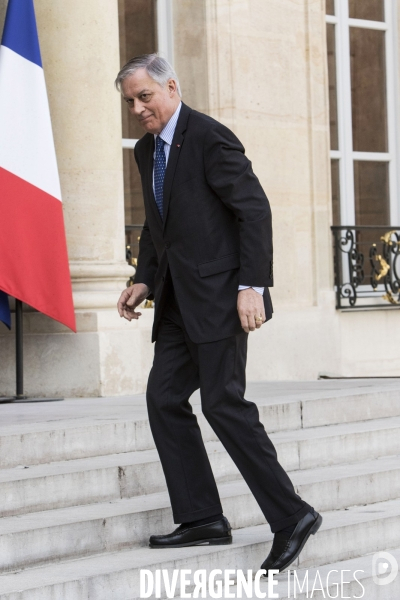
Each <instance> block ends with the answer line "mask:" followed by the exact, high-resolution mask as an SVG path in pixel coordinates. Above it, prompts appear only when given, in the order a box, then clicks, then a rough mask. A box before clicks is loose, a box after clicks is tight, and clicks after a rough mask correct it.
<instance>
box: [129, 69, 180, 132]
mask: <svg viewBox="0 0 400 600" xmlns="http://www.w3.org/2000/svg"><path fill="white" fill-rule="evenodd" d="M121 88H122V95H123V98H124V100H125V102H126V103H127V104H128V107H129V111H130V113H131V114H132V115H135V117H136V118H137V120H138V121H139V123H140V125H141V126H142V127H143V129H145V130H146V131H148V132H149V133H160V132H161V131H162V130H163V129H164V127H165V125H166V124H167V123H168V121H169V120H170V118H171V117H172V115H173V114H174V112H175V110H176V109H177V107H178V104H179V102H180V98H179V95H178V92H177V89H176V82H175V81H174V80H173V79H169V81H168V82H167V84H166V85H165V86H164V87H161V85H160V84H159V83H157V82H156V81H154V79H152V78H151V77H150V75H149V74H148V73H147V71H146V69H138V70H137V71H136V72H135V73H134V74H133V75H130V76H129V77H127V78H126V79H124V81H123V82H122V84H121Z"/></svg>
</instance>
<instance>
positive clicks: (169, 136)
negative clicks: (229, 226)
mask: <svg viewBox="0 0 400 600" xmlns="http://www.w3.org/2000/svg"><path fill="white" fill-rule="evenodd" d="M181 107H182V102H180V103H179V106H178V108H177V109H176V111H175V112H174V114H173V115H172V117H171V118H170V120H169V121H168V123H167V124H166V126H165V127H164V129H163V130H162V131H161V132H160V133H159V134H158V135H159V136H160V138H161V139H162V140H163V141H164V153H165V167H166V166H167V164H168V158H169V152H170V150H171V144H172V140H173V138H174V133H175V129H176V124H177V122H178V118H179V113H180V112H181ZM156 139H157V134H154V154H153V159H155V158H156V150H155V142H156ZM153 192H154V195H155V188H154V167H153ZM250 287H252V288H253V290H255V291H256V292H258V293H259V294H261V296H262V295H263V294H264V288H263V287H254V286H252V285H239V291H240V290H247V289H248V288H250Z"/></svg>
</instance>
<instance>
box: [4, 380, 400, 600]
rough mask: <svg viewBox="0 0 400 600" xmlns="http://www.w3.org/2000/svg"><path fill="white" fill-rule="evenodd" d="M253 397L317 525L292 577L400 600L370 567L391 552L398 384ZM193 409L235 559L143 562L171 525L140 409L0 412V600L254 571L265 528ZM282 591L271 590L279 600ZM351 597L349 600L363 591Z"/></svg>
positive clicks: (95, 405) (398, 479) (270, 387)
mask: <svg viewBox="0 0 400 600" xmlns="http://www.w3.org/2000/svg"><path fill="white" fill-rule="evenodd" d="M248 390H249V393H248V395H247V397H248V398H249V399H250V400H254V401H255V402H256V403H257V405H258V407H259V411H260V416H261V419H262V421H263V422H264V424H265V427H266V430H267V431H268V433H269V435H270V437H271V439H272V440H273V442H274V444H275V446H276V448H277V451H278V456H279V460H280V462H281V463H282V464H283V466H284V467H285V469H286V470H288V471H289V474H290V477H291V479H292V481H293V483H294V485H295V487H296V490H297V491H298V493H300V495H301V496H302V497H303V498H304V499H305V500H306V501H307V502H308V503H309V504H311V505H312V506H315V508H316V509H317V510H319V511H321V512H322V513H323V515H324V522H323V526H322V528H321V530H320V531H319V532H318V535H317V536H315V537H314V536H312V538H311V539H310V541H309V542H308V543H307V545H306V546H305V548H304V550H303V552H302V553H301V555H300V557H299V559H297V561H296V562H295V563H294V564H293V565H291V568H292V569H296V568H298V569H299V571H298V575H299V577H301V574H302V573H303V574H305V571H304V569H306V568H308V567H320V571H321V569H323V570H322V571H321V573H322V574H324V573H325V574H326V573H327V572H328V571H327V569H328V566H329V567H330V568H331V569H333V568H335V567H334V566H333V565H336V564H340V565H342V566H341V567H340V568H343V569H345V568H346V565H347V566H348V565H353V566H355V567H357V568H359V569H362V568H363V567H362V566H360V565H365V566H366V567H368V568H366V569H365V576H363V577H364V581H365V585H366V589H367V590H369V591H371V590H373V595H371V596H370V597H371V600H383V599H384V600H398V598H399V597H400V595H399V594H397V595H395V596H391V595H390V594H393V593H394V591H395V590H397V588H396V587H395V586H394V584H392V585H390V586H387V587H385V586H382V587H380V586H377V585H376V583H374V582H373V579H372V575H371V564H372V563H371V560H372V558H371V556H369V554H371V553H374V552H376V551H379V550H388V549H389V550H390V549H393V554H394V555H396V556H398V554H396V552H397V553H399V552H400V550H399V547H400V543H399V535H398V531H400V459H399V455H400V384H399V383H397V382H393V381H392V382H389V383H387V384H382V383H381V382H376V381H372V382H370V381H364V382H347V383H345V384H343V382H301V383H292V384H289V383H286V384H278V383H276V384H273V383H271V384H265V383H259V384H250V385H249V386H248ZM192 403H193V406H194V411H195V412H196V413H197V414H198V415H199V423H200V426H201V428H202V433H203V438H204V439H205V441H206V448H207V452H208V454H209V456H210V462H211V465H212V468H213V471H214V474H215V476H216V479H217V482H218V487H219V490H220V495H221V499H222V503H223V507H224V512H225V514H226V515H227V517H228V518H229V520H230V522H231V524H232V527H233V528H234V530H235V531H234V542H233V544H232V545H230V546H220V547H218V546H211V547H207V546H202V547H194V548H184V549H175V550H172V549H168V550H161V551H160V550H151V549H149V548H148V537H149V535H150V534H151V533H155V532H157V533H162V532H169V531H170V530H171V529H172V528H173V527H174V525H173V522H172V514H171V508H170V505H169V498H168V495H167V493H166V487H165V480H164V476H163V473H162V470H161V466H160V463H159V459H158V455H157V452H156V450H155V449H154V443H153V440H152V437H151V433H150V428H149V423H148V420H147V416H146V410H145V400H144V397H143V396H136V397H131V398H120V399H104V398H102V399H93V398H91V399H83V400H65V401H64V402H62V403H46V404H44V405H42V406H40V408H38V406H32V405H29V404H26V405H19V406H17V405H15V406H13V405H4V406H2V407H1V408H2V417H3V418H2V426H1V427H0V447H1V453H0V467H1V470H0V495H1V498H2V502H1V505H0V516H2V518H0V572H2V574H1V575H0V600H39V599H40V600H103V599H106V598H107V600H136V598H139V571H140V569H141V568H143V569H150V570H151V571H153V572H154V571H155V570H156V569H168V570H169V572H170V573H172V570H173V569H185V568H186V569H191V570H192V572H193V571H194V570H196V569H206V570H207V572H208V573H209V572H210V571H211V570H212V569H214V568H220V569H234V570H236V569H239V568H240V569H242V570H243V571H246V570H247V569H253V571H256V570H257V569H258V568H259V566H260V564H261V563H262V561H263V560H264V558H265V556H266V555H267V554H268V552H269V549H270V547H271V543H272V534H271V532H270V529H269V526H268V525H266V524H265V519H264V517H263V515H262V513H261V511H260V509H259V507H258V505H257V504H256V502H255V500H254V498H253V497H252V495H251V494H250V492H249V490H248V488H247V486H246V484H245V483H244V482H243V480H242V478H241V476H240V474H239V473H238V471H237V469H236V467H235V465H234V464H233V462H232V460H231V459H230V457H229V456H228V455H227V453H226V452H225V450H224V448H223V447H222V445H221V444H220V443H219V442H218V441H216V440H215V435H214V433H213V432H212V430H211V429H210V427H209V425H208V424H207V423H206V421H205V420H204V418H203V416H202V415H201V414H199V411H200V400H199V396H198V394H195V395H194V396H193V398H192ZM22 406H23V410H22ZM396 549H397V550H396ZM324 565H325V566H324ZM328 570H329V569H328ZM311 576H312V571H310V572H309V577H311ZM285 577H286V576H285V574H282V575H279V577H278V579H279V580H280V583H279V586H280V587H278V589H279V593H280V594H281V596H280V597H282V598H284V597H287V596H285V595H283V591H282V592H281V590H283V587H282V586H284V584H285V581H284V578H285ZM399 579H400V576H399ZM332 581H333V583H332V589H334V580H332ZM397 583H398V582H397ZM262 585H264V588H262V589H265V585H266V583H265V582H264V583H263V584H262ZM352 586H353V587H352ZM347 589H348V590H350V591H351V590H354V592H355V595H357V593H358V592H359V590H360V586H359V584H358V583H357V582H355V581H353V583H352V584H351V585H350V587H348V588H347ZM350 591H349V592H348V594H349V595H350ZM321 593H322V592H321ZM371 593H372V592H371ZM177 594H178V596H179V591H178V592H177ZM385 594H386V595H385ZM297 597H299V598H302V597H304V598H306V597H307V596H306V595H303V596H302V595H299V593H298V595H297ZM313 597H316V598H317V597H323V596H322V595H321V596H318V595H315V594H314V596H313ZM364 597H365V598H367V599H368V600H369V597H368V595H366V596H364Z"/></svg>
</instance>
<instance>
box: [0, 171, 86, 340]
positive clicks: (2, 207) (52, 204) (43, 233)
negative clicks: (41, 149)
mask: <svg viewBox="0 0 400 600" xmlns="http://www.w3.org/2000/svg"><path fill="white" fill-rule="evenodd" d="M0 289H3V290H4V291H5V292H7V293H8V294H9V295H10V296H13V297H15V298H18V299H19V300H22V301H23V302H25V303H26V304H29V305H30V306H32V307H33V308H36V309H37V310H38V311H40V312H42V313H44V314H46V315H48V316H49V317H51V318H52V319H55V320H56V321H59V322H60V323H63V324H64V325H66V326H67V327H69V328H70V329H72V330H73V331H76V325H75V313H74V306H73V301H72V290H71V279H70V272H69V264H68V255H67V246H66V241H65V233H64V218H63V212H62V203H61V202H60V201H59V200H57V199H56V198H53V196H50V195H49V194H47V193H46V192H44V191H42V190H40V189H39V188H37V187H35V186H33V185H31V184H29V183H27V182H26V181H25V180H24V179H21V178H20V177H17V176H16V175H13V174H12V173H10V172H9V171H6V170H5V169H2V168H1V167H0Z"/></svg>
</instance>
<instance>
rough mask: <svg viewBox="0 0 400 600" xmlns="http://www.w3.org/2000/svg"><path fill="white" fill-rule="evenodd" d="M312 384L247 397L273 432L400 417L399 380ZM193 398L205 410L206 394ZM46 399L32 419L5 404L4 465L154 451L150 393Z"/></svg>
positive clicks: (0, 461)
mask: <svg viewBox="0 0 400 600" xmlns="http://www.w3.org/2000/svg"><path fill="white" fill-rule="evenodd" d="M311 383H317V384H318V386H313V385H310V386H308V387H309V389H308V387H307V386H305V385H301V384H299V385H298V386H297V388H298V389H299V391H297V388H296V384H295V383H293V386H292V388H289V390H288V389H287V386H283V385H278V384H275V385H273V384H272V385H271V386H268V388H267V389H266V388H265V383H264V384H257V383H253V384H251V383H250V384H249V385H248V394H247V396H246V397H247V398H248V399H249V400H254V401H255V402H256V403H257V405H258V407H259V411H260V417H261V420H262V422H263V423H264V425H265V428H266V430H267V431H268V433H270V432H277V431H287V430H293V429H307V428H309V427H319V426H325V425H335V424H341V423H354V422H357V421H369V420H372V419H380V418H385V417H386V418H389V417H396V416H400V384H399V383H391V384H390V385H389V384H387V385H385V386H382V384H379V383H377V382H371V383H365V382H364V383H362V382H360V383H358V384H357V387H346V388H344V389H341V388H340V383H336V388H335V389H332V385H324V384H332V382H311ZM341 385H342V386H343V384H341ZM192 403H193V407H194V412H195V413H197V414H199V413H200V399H199V394H198V393H195V394H194V395H193V396H192ZM46 404H48V405H47V406H42V407H40V412H39V410H38V407H37V405H36V404H34V405H32V406H29V405H28V404H24V405H23V407H24V409H23V410H24V419H18V422H15V416H14V415H15V405H12V404H11V405H2V407H1V412H2V424H1V426H0V439H1V448H2V452H1V454H0V468H1V469H5V468H9V467H15V466H18V465H28V466H29V465H36V464H43V463H48V462H53V461H62V460H71V459H78V458H87V457H94V456H99V455H102V456H104V455H106V454H118V453H123V452H134V451H138V450H148V449H152V448H154V442H153V438H152V435H151V431H150V427H149V423H148V420H147V414H146V406H145V397H144V395H138V396H135V397H126V398H121V399H118V401H116V399H115V398H111V399H110V398H85V399H84V403H83V402H82V399H76V400H73V399H69V400H64V401H63V402H57V403H46ZM19 406H21V405H19ZM71 415H73V417H72V416H71ZM8 421H9V422H10V424H8ZM199 422H200V424H201V427H202V431H203V437H204V440H205V441H211V440H215V439H216V438H215V435H214V433H213V431H212V430H211V428H210V427H209V425H208V423H207V422H206V421H205V419H204V418H203V417H202V415H200V418H199Z"/></svg>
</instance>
